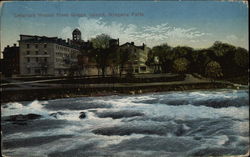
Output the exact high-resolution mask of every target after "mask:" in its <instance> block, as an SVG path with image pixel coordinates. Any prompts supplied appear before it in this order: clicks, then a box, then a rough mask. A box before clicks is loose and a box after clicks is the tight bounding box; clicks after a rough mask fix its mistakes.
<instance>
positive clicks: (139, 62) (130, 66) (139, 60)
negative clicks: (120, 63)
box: [120, 42, 150, 74]
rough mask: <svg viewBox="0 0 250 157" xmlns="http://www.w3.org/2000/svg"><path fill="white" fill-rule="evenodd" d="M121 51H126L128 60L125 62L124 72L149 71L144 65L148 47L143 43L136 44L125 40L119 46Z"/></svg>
mask: <svg viewBox="0 0 250 157" xmlns="http://www.w3.org/2000/svg"><path fill="white" fill-rule="evenodd" d="M120 52H121V53H127V55H128V62H127V63H126V66H125V69H124V71H125V72H128V71H130V72H132V73H134V74H139V73H149V72H150V69H149V68H148V67H147V66H146V64H145V62H146V61H147V55H148V52H149V48H148V47H146V45H145V44H144V43H143V44H142V46H136V45H135V44H134V42H131V43H129V42H127V43H125V44H123V45H121V46H120Z"/></svg>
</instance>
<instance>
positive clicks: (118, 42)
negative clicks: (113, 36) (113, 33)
mask: <svg viewBox="0 0 250 157" xmlns="http://www.w3.org/2000/svg"><path fill="white" fill-rule="evenodd" d="M117 44H118V46H119V45H120V41H119V38H118V39H117Z"/></svg>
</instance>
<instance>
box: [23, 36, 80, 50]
mask: <svg viewBox="0 0 250 157" xmlns="http://www.w3.org/2000/svg"><path fill="white" fill-rule="evenodd" d="M19 42H27V43H56V44H59V45H62V46H67V47H70V48H75V49H78V47H77V46H74V45H72V44H69V43H68V42H66V40H63V39H61V38H58V37H46V36H37V35H22V34H21V35H20V40H19Z"/></svg>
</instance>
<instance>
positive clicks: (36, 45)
mask: <svg viewBox="0 0 250 157" xmlns="http://www.w3.org/2000/svg"><path fill="white" fill-rule="evenodd" d="M31 45H32V44H26V47H27V48H31ZM34 47H35V48H38V44H34ZM46 47H47V44H46V43H44V44H43V48H46Z"/></svg>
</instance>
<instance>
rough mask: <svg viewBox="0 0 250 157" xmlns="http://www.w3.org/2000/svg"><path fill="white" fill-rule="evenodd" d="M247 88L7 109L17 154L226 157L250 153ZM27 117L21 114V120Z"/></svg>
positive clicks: (6, 136)
mask: <svg viewBox="0 0 250 157" xmlns="http://www.w3.org/2000/svg"><path fill="white" fill-rule="evenodd" d="M248 97H249V92H248V91H247V90H238V91H236V90H216V91H187V92H164V93H155V94H141V95H135V96H105V97H83V98H70V99H57V100H49V101H33V102H13V103H7V104H3V105H2V106H1V109H2V131H3V138H2V139H3V148H2V149H3V150H2V152H3V154H4V155H7V156H11V157H24V156H25V157H69V156H70V157H83V156H119V157H120V156H122V157H123V156H124V157H127V156H138V157H139V156H143V157H144V156H146V157H151V156H169V157H172V156H205V155H206V156H208V155H210V156H222V155H239V154H246V153H247V151H248V148H249V98H248ZM21 114H22V115H21Z"/></svg>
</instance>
